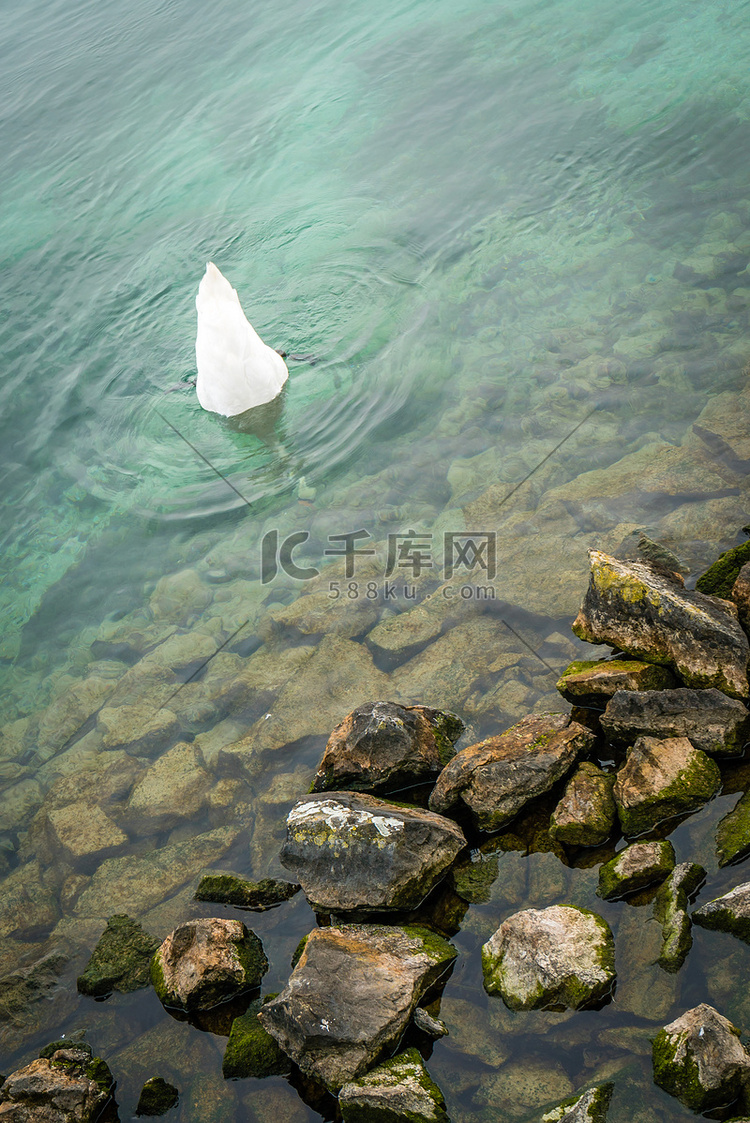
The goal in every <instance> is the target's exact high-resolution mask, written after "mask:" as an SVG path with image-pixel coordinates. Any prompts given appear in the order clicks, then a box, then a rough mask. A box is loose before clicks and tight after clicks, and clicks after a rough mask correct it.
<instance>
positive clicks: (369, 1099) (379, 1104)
mask: <svg viewBox="0 0 750 1123" xmlns="http://www.w3.org/2000/svg"><path fill="white" fill-rule="evenodd" d="M339 1105H340V1107H341V1114H342V1118H343V1123H449V1119H448V1115H447V1113H446V1107H445V1099H444V1097H443V1093H442V1092H441V1091H440V1089H439V1088H438V1086H437V1084H436V1083H435V1082H434V1080H433V1079H432V1078H431V1076H430V1074H429V1072H428V1071H427V1069H426V1067H425V1063H424V1061H423V1060H422V1057H421V1056H420V1054H419V1053H418V1051H417V1050H416V1049H408V1050H406V1052H404V1053H399V1054H398V1055H397V1056H395V1057H391V1058H390V1060H387V1061H385V1062H384V1063H383V1064H381V1065H378V1066H377V1067H376V1068H373V1069H371V1070H370V1072H368V1073H366V1075H365V1076H361V1077H359V1078H358V1079H357V1080H352V1081H350V1082H349V1083H348V1084H345V1085H344V1087H343V1088H342V1089H341V1092H340V1094H339Z"/></svg>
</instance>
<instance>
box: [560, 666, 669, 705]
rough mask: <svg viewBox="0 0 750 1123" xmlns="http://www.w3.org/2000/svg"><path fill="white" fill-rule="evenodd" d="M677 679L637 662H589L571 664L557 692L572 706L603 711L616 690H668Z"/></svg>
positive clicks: (665, 671) (561, 678) (653, 667)
mask: <svg viewBox="0 0 750 1123" xmlns="http://www.w3.org/2000/svg"><path fill="white" fill-rule="evenodd" d="M674 686H677V679H676V678H675V676H674V675H673V674H672V672H671V671H670V670H669V668H668V667H660V666H658V665H656V664H655V663H644V662H642V661H641V660H639V659H591V660H581V661H578V662H575V663H571V664H570V665H569V666H568V667H566V668H565V670H564V671H563V673H562V675H561V676H560V678H559V679H558V681H557V689H558V690H559V691H560V693H561V694H562V696H563V698H566V699H567V700H568V701H569V702H572V703H573V705H574V706H593V707H595V708H598V709H603V708H604V707H605V706H606V705H607V702H608V701H609V700H610V698H612V697H613V696H614V695H615V694H616V693H617V691H618V690H639V691H644V690H669V689H670V688H671V687H674Z"/></svg>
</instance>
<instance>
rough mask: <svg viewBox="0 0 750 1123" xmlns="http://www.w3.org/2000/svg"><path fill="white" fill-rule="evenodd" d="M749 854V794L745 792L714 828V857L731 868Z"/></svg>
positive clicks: (722, 864) (720, 863)
mask: <svg viewBox="0 0 750 1123" xmlns="http://www.w3.org/2000/svg"><path fill="white" fill-rule="evenodd" d="M749 853H750V792H745V794H744V795H743V796H741V797H740V799H739V800H738V801H737V803H736V804H735V805H734V807H733V808H732V810H731V811H730V812H729V813H728V814H727V815H725V816H724V818H723V819H722V820H721V821H720V822H719V824H718V826H717V828H716V857H717V858H718V860H719V865H720V866H731V864H732V863H733V862H739V861H740V859H741V858H745V857H747V855H748V854H749Z"/></svg>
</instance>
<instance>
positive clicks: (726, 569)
mask: <svg viewBox="0 0 750 1123" xmlns="http://www.w3.org/2000/svg"><path fill="white" fill-rule="evenodd" d="M748 562H750V542H743V543H742V544H741V545H740V546H735V547H734V548H733V549H731V550H725V551H724V553H723V554H720V555H719V557H718V558H717V560H716V561H715V562H714V564H713V565H712V566H709V568H708V569H707V570H706V572H705V573H702V574H701V576H700V577H699V578H698V580H697V581H696V583H695V587H696V589H697V590H698V592H699V593H705V594H706V595H707V596H711V597H722V598H723V599H724V600H729V599H730V598H731V599H732V600H734V597H733V596H732V590H733V588H734V585H735V583H736V582H737V580H738V579H739V576H740V573H741V572H742V568H743V566H745V565H747V563H748Z"/></svg>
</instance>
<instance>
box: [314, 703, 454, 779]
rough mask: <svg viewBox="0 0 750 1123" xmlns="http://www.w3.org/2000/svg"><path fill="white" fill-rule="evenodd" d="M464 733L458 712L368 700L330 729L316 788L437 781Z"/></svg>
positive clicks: (319, 766)
mask: <svg viewBox="0 0 750 1123" xmlns="http://www.w3.org/2000/svg"><path fill="white" fill-rule="evenodd" d="M463 731H464V723H463V722H462V721H461V719H460V718H458V717H456V715H455V714H450V713H444V712H442V711H441V710H431V709H429V708H428V707H426V706H399V705H398V704H397V703H395V702H365V703H364V704H363V705H361V706H357V708H356V710H353V711H352V712H351V713H350V714H348V715H347V716H346V717H345V718H344V720H343V721H342V722H341V723H340V725H337V726H336V728H335V729H334V730H333V732H332V733H331V736H330V737H329V738H328V744H327V745H326V747H325V752H324V753H323V759H322V760H321V762H320V764H319V765H318V770H317V773H316V775H315V780H314V781H313V786H312V790H313V791H315V792H322V791H327V790H330V789H342V788H346V789H348V790H353V791H375V792H382V791H387V790H389V789H390V790H396V789H398V788H403V787H406V786H407V785H413V784H418V783H422V782H424V781H426V780H431V779H434V778H435V777H436V776H437V775H438V773H439V772H440V769H441V768H443V767H444V766H445V765H446V764H447V763H448V761H449V760H450V759H451V757H452V756H453V754H454V751H455V750H454V748H453V746H454V744H455V742H456V741H457V740H458V738H459V737H460V736H461V734H462V733H463Z"/></svg>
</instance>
